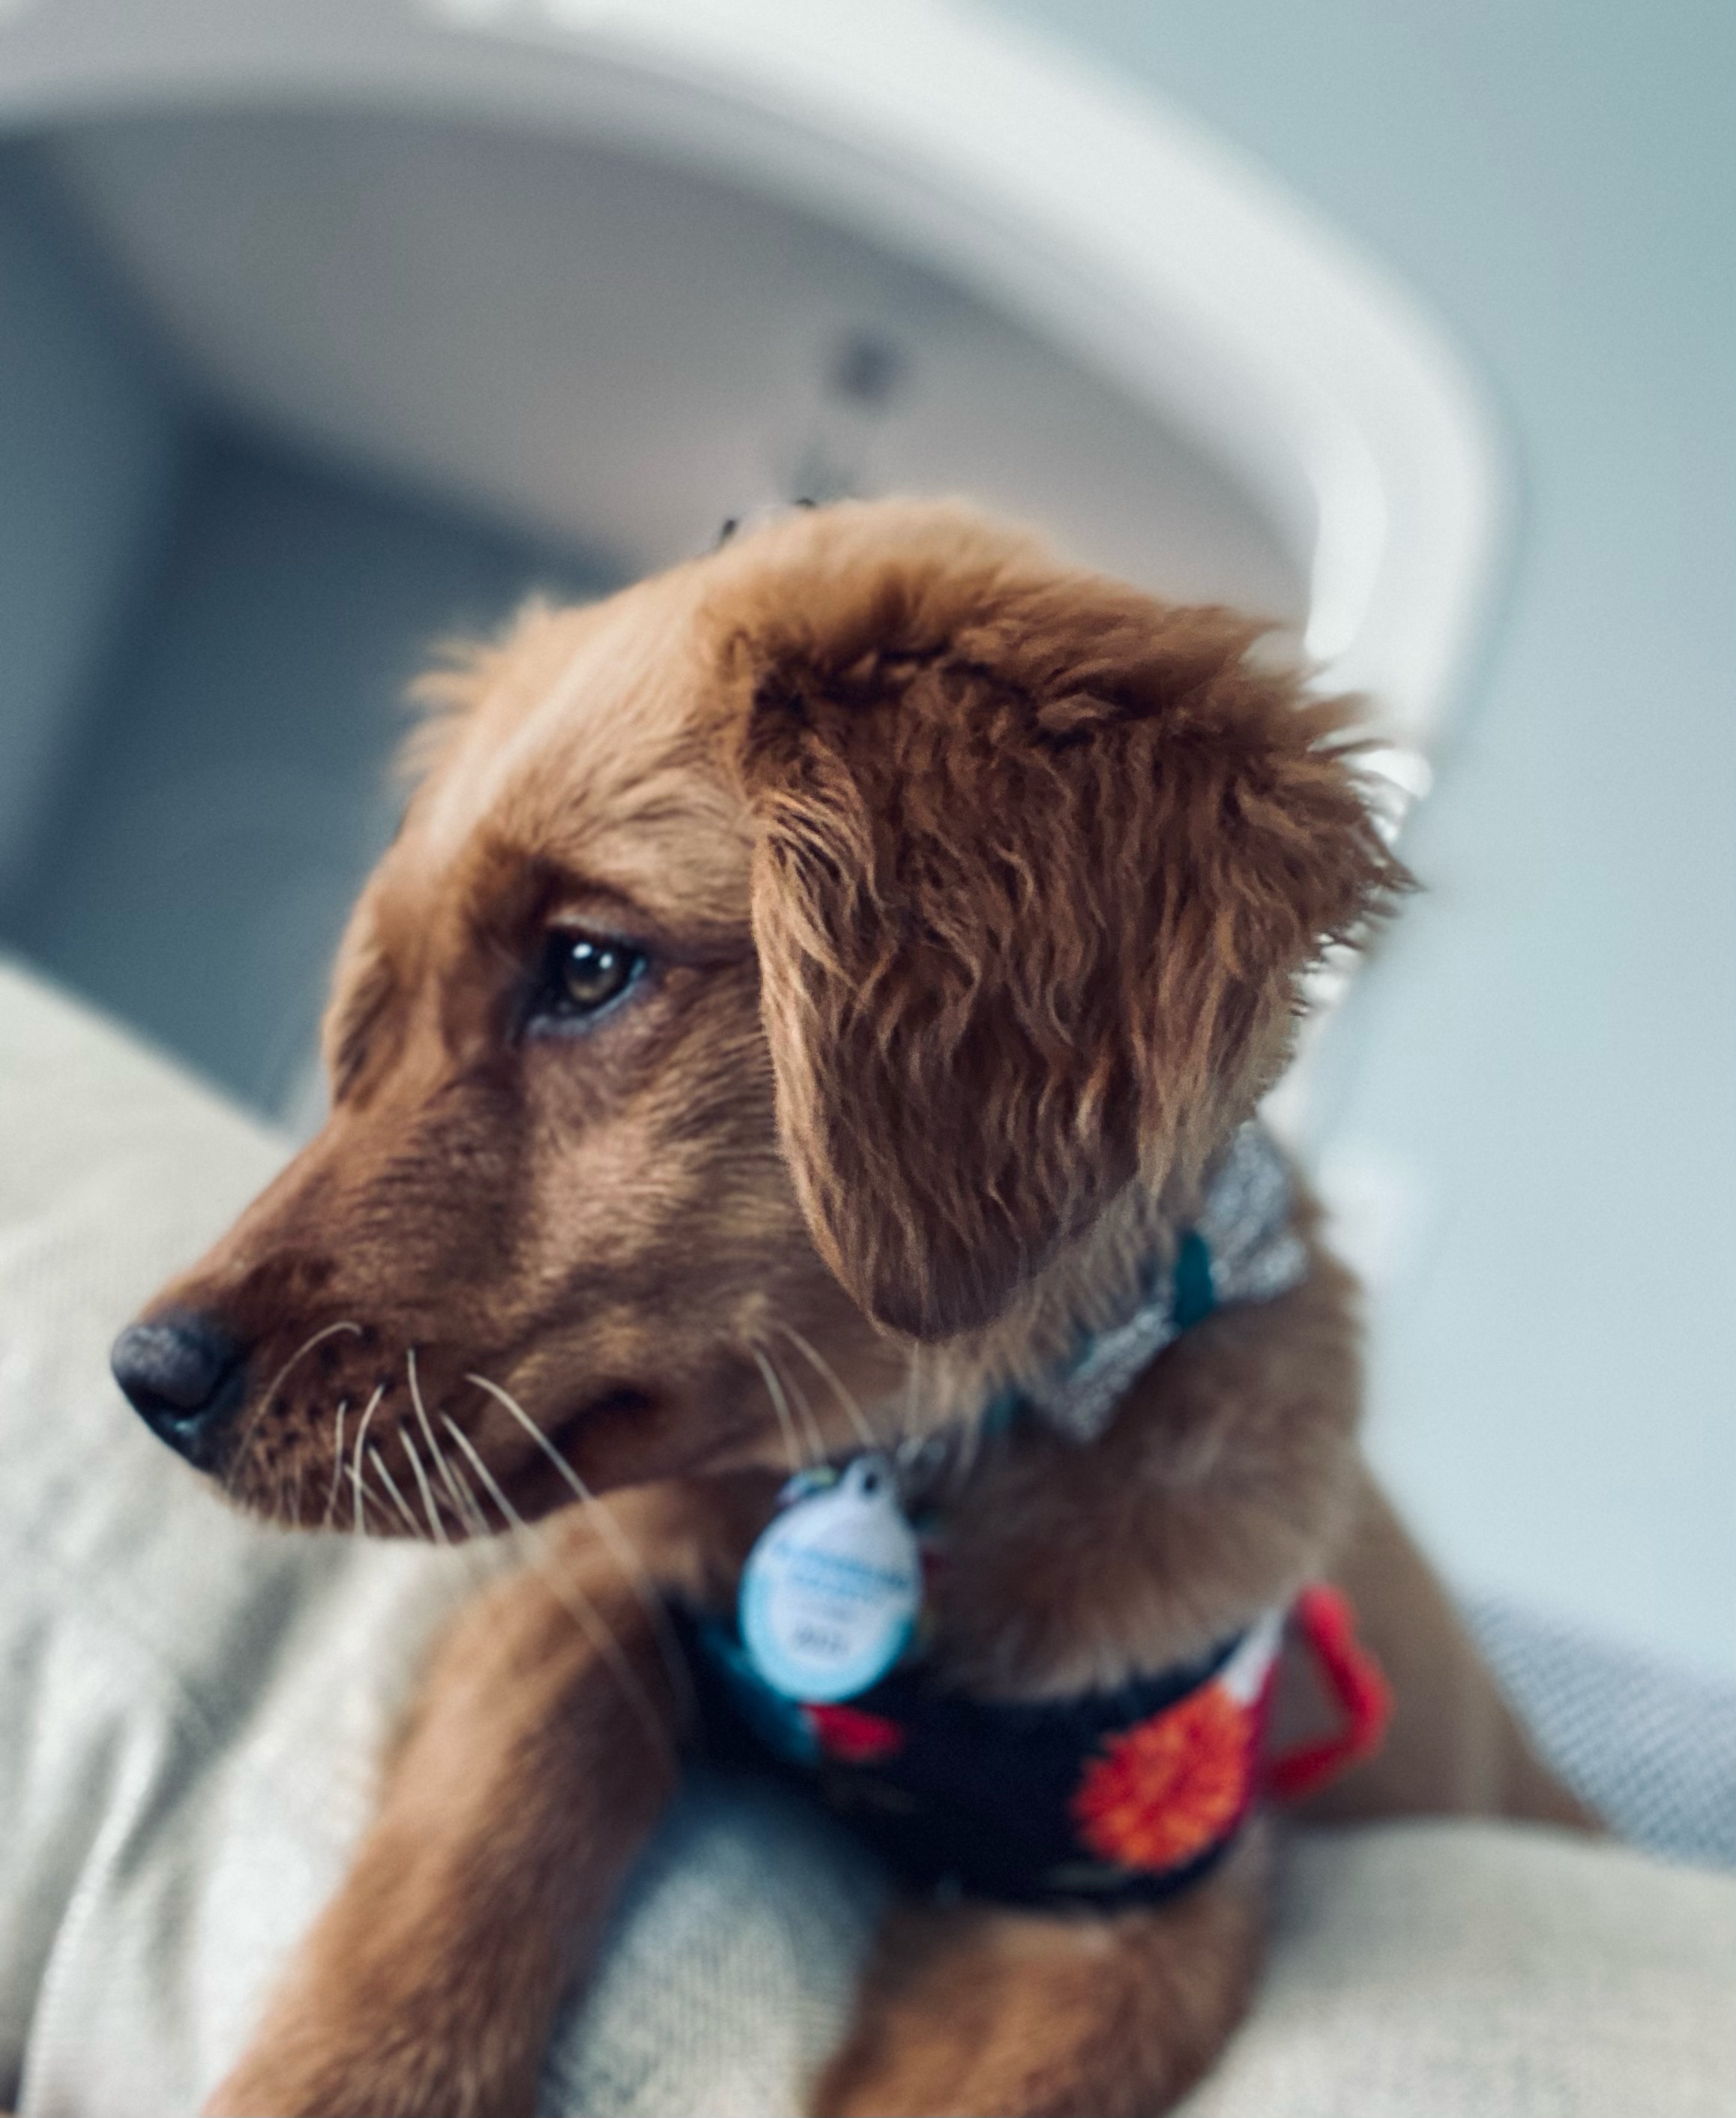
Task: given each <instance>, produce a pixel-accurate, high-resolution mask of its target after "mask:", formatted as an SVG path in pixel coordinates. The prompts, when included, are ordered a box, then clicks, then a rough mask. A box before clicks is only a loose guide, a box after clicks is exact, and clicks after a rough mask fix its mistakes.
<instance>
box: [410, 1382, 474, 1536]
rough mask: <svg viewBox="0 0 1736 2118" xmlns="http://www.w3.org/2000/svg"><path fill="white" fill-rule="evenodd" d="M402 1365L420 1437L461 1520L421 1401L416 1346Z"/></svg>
mask: <svg viewBox="0 0 1736 2118" xmlns="http://www.w3.org/2000/svg"><path fill="white" fill-rule="evenodd" d="M404 1367H405V1370H406V1371H407V1372H408V1374H409V1379H410V1403H411V1404H413V1405H414V1407H415V1408H416V1417H417V1420H418V1422H419V1423H420V1425H421V1427H422V1438H423V1440H424V1441H426V1442H427V1445H428V1454H429V1456H430V1458H431V1459H432V1461H433V1464H434V1468H435V1469H436V1471H438V1472H439V1473H440V1477H441V1484H442V1485H444V1486H445V1487H446V1491H447V1493H448V1494H449V1495H450V1497H451V1501H452V1505H453V1507H454V1508H455V1510H456V1511H457V1514H458V1518H459V1521H460V1522H462V1521H463V1519H464V1505H463V1503H462V1502H461V1501H459V1497H458V1489H457V1487H455V1485H454V1484H453V1482H452V1473H451V1472H450V1470H449V1469H448V1468H446V1457H445V1455H444V1454H442V1453H441V1446H440V1444H439V1442H437V1441H436V1440H435V1438H434V1427H433V1423H432V1421H431V1420H430V1419H429V1417H428V1408H427V1406H426V1405H425V1404H423V1403H422V1385H421V1383H420V1381H419V1380H418V1377H417V1374H416V1348H414V1347H413V1346H412V1347H410V1348H409V1350H408V1351H407V1353H405V1355H404Z"/></svg>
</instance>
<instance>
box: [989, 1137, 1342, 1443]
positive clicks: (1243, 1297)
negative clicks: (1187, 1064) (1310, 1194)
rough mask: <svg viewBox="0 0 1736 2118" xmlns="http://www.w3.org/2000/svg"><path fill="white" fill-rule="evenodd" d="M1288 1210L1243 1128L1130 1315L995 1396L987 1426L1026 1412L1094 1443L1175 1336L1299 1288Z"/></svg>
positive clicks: (1272, 1170)
mask: <svg viewBox="0 0 1736 2118" xmlns="http://www.w3.org/2000/svg"><path fill="white" fill-rule="evenodd" d="M1294 1205H1295V1199H1294V1194H1293V1191H1292V1187H1291V1185H1290V1172H1289V1170H1288V1168H1286V1165H1285V1162H1284V1158H1283V1156H1282V1155H1281V1154H1280V1153H1279V1152H1278V1149H1277V1145H1275V1143H1274V1142H1273V1140H1272V1136H1271V1135H1270V1134H1269V1133H1268V1132H1267V1131H1266V1129H1265V1127H1264V1126H1262V1125H1261V1124H1260V1123H1259V1121H1258V1119H1253V1118H1250V1119H1249V1121H1248V1122H1247V1124H1245V1125H1244V1126H1239V1127H1238V1128H1237V1130H1236V1131H1235V1133H1234V1134H1232V1135H1231V1136H1230V1142H1229V1145H1227V1146H1226V1148H1225V1149H1224V1150H1223V1152H1222V1153H1221V1154H1220V1155H1219V1156H1218V1158H1217V1160H1216V1162H1215V1163H1213V1164H1212V1167H1211V1169H1210V1171H1209V1172H1208V1173H1207V1180H1206V1186H1205V1195H1204V1197H1203V1200H1201V1204H1200V1209H1199V1213H1198V1216H1197V1217H1196V1218H1195V1219H1194V1224H1193V1226H1192V1227H1191V1228H1187V1229H1184V1231H1183V1232H1182V1234H1181V1237H1180V1242H1178V1244H1177V1246H1176V1250H1175V1258H1174V1260H1172V1261H1170V1263H1168V1264H1167V1265H1166V1266H1164V1267H1161V1268H1160V1267H1152V1268H1148V1269H1147V1273H1146V1274H1145V1277H1144V1279H1143V1283H1142V1286H1141V1290H1140V1298H1139V1301H1138V1306H1136V1307H1135V1308H1134V1310H1133V1313H1132V1314H1131V1315H1130V1316H1127V1317H1125V1318H1124V1319H1123V1320H1122V1321H1121V1322H1120V1323H1119V1324H1116V1325H1111V1326H1110V1328H1109V1329H1108V1330H1103V1331H1097V1332H1094V1333H1091V1334H1087V1335H1086V1336H1085V1337H1084V1338H1083V1340H1082V1342H1081V1343H1080V1344H1079V1345H1078V1348H1076V1349H1075V1351H1074V1352H1073V1355H1072V1357H1071V1358H1070V1359H1069V1361H1067V1362H1066V1363H1065V1364H1064V1366H1063V1367H1061V1368H1060V1370H1059V1371H1056V1372H1055V1373H1054V1374H1051V1375H1050V1376H1044V1377H1041V1378H1040V1379H1039V1380H1037V1381H1036V1382H1034V1383H1029V1382H1027V1383H1025V1384H1023V1385H1021V1386H1020V1387H1019V1388H1018V1389H1017V1390H1009V1391H1007V1392H1005V1393H1004V1394H1003V1395H1002V1397H1000V1399H997V1400H996V1401H995V1404H994V1405H993V1406H992V1407H991V1408H990V1414H989V1417H990V1422H991V1423H993V1424H1004V1422H1007V1421H1008V1420H1009V1419H1010V1418H1012V1417H1014V1416H1015V1415H1016V1414H1017V1413H1018V1410H1019V1409H1020V1408H1022V1407H1023V1406H1024V1405H1029V1406H1030V1407H1031V1408H1032V1410H1033V1411H1034V1412H1035V1413H1037V1416H1038V1417H1040V1418H1041V1419H1042V1420H1043V1422H1045V1423H1046V1425H1047V1426H1050V1427H1053V1428H1055V1430H1056V1431H1057V1432H1059V1433H1061V1434H1064V1435H1065V1436H1067V1437H1068V1438H1069V1440H1070V1441H1081V1442H1083V1441H1096V1439H1097V1436H1099V1435H1100V1434H1101V1432H1102V1431H1103V1430H1104V1428H1105V1427H1106V1426H1107V1425H1108V1424H1109V1422H1110V1417H1112V1415H1113V1414H1114V1412H1115V1407H1116V1405H1117V1404H1120V1401H1121V1399H1122V1398H1123V1397H1124V1395H1125V1394H1126V1393H1127V1391H1128V1389H1129V1386H1130V1385H1131V1384H1132V1383H1133V1378H1134V1377H1135V1376H1137V1375H1138V1374H1139V1372H1140V1371H1141V1370H1142V1369H1144V1368H1146V1367H1149V1366H1150V1365H1151V1363H1152V1362H1153V1361H1154V1360H1156V1359H1157V1356H1158V1354H1160V1353H1161V1352H1162V1351H1163V1349H1164V1348H1165V1347H1166V1346H1168V1345H1171V1344H1173V1343H1174V1342H1175V1340H1176V1339H1179V1338H1180V1336H1181V1334H1182V1333H1183V1332H1184V1331H1186V1330H1190V1329H1191V1328H1192V1326H1193V1325H1195V1324H1198V1323H1200V1322H1201V1321H1203V1319H1204V1318H1206V1317H1207V1316H1210V1315H1211V1313H1212V1311H1213V1310H1214V1309H1216V1308H1218V1307H1219V1306H1221V1305H1223V1304H1226V1303H1229V1302H1270V1301H1272V1300H1274V1299H1275V1298H1276V1297H1277V1296H1278V1295H1281V1294H1287V1293H1289V1292H1290V1289H1291V1288H1293V1287H1297V1286H1300V1283H1301V1282H1302V1281H1303V1280H1304V1279H1306V1278H1307V1276H1308V1248H1307V1246H1306V1245H1305V1244H1304V1242H1303V1240H1302V1238H1301V1237H1300V1236H1299V1235H1298V1234H1297V1233H1296V1231H1295V1228H1294V1227H1293V1226H1292V1225H1291V1217H1292V1209H1293V1207H1294Z"/></svg>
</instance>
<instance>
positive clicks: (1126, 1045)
mask: <svg viewBox="0 0 1736 2118" xmlns="http://www.w3.org/2000/svg"><path fill="white" fill-rule="evenodd" d="M1015 550H1016V548H1015ZM784 586H785V588H786V591H787V584H785V585H784ZM802 586H803V593H802V594H800V595H797V596H791V595H789V594H787V592H786V594H784V595H783V597H782V598H780V599H779V601H778V603H776V604H775V605H772V606H770V607H769V608H767V609H766V610H765V611H764V612H763V613H759V614H758V615H757V616H755V615H750V616H749V617H747V618H746V619H745V620H744V619H742V618H741V617H740V616H739V614H738V615H737V617H736V622H735V629H734V630H733V631H732V633H731V634H730V635H729V636H727V638H726V639H725V640H724V641H723V643H722V644H721V647H720V654H721V656H722V659H723V663H724V665H725V668H726V669H727V672H728V673H729V677H730V681H731V682H732V685H733V687H734V691H735V696H736V702H737V703H736V726H737V728H738V729H739V731H740V733H739V737H738V749H737V754H736V769H737V770H738V771H739V773H740V776H741V782H742V784H743V786H744V788H745V790H746V796H747V798H748V800H749V802H750V806H751V807H752V809H753V811H754V814H755V824H756V830H757V836H756V848H755V859H754V869H753V899H752V904H753V919H754V930H755V941H756V943H757V946H758V949H759V953H760V966H761V976H762V980H763V990H764V1015H765V1023H766V1029H767V1034H768V1036H769V1042H770V1046H771V1050H772V1054H773V1062H774V1065H775V1066H776V1069H777V1075H778V1109H779V1116H780V1120H781V1122H782V1126H783V1135H784V1140H785V1146H786V1151H787V1154H788V1156H789V1158H790V1162H791V1165H792V1170H793V1172H794V1175H795V1179H796V1185H797V1187H798V1190H799V1191H800V1193H801V1198H802V1201H803V1205H804V1206H805V1208H806V1211H807V1214H808V1215H809V1218H810V1223H811V1225H812V1227H813V1229H814V1232H815V1240H816V1241H817V1242H818V1243H819V1245H820V1249H821V1250H822V1251H823V1253H824V1256H826V1258H827V1260H828V1261H829V1263H830V1265H831V1266H832V1268H833V1270H834V1271H835V1272H836V1273H837V1274H838V1276H839V1278H840V1279H842V1280H843V1283H845V1285H847V1287H848V1288H850V1289H851V1290H852V1293H854V1294H855V1295H856V1298H857V1299H858V1301H860V1302H861V1304H862V1306H864V1308H866V1310H867V1311H869V1313H870V1315H872V1316H875V1317H876V1318H877V1319H879V1320H880V1321H881V1322H882V1323H884V1324H887V1325H891V1326H893V1328H895V1329H897V1330H901V1331H903V1332H907V1333H908V1334H911V1335H912V1336H913V1337H916V1338H918V1339H939V1338H943V1337H946V1336H949V1335H950V1334H955V1333H957V1332H959V1331H962V1330H967V1329H971V1328H973V1327H976V1326H979V1325H982V1324H985V1323H986V1322H988V1321H989V1320H991V1319H992V1318H993V1317H994V1316H996V1315H997V1314H998V1313H999V1312H1000V1311H1001V1310H1002V1309H1004V1306H1006V1304H1007V1302H1008V1301H1009V1298H1010V1297H1011V1296H1012V1295H1013V1293H1015V1292H1016V1291H1017V1289H1018V1288H1019V1287H1020V1286H1021V1285H1022V1284H1023V1283H1026V1282H1027V1281H1028V1280H1029V1279H1032V1277H1033V1276H1034V1275H1035V1274H1037V1273H1038V1272H1039V1271H1040V1270H1041V1268H1042V1267H1043V1265H1045V1264H1046V1263H1047V1262H1048V1261H1049V1260H1050V1258H1051V1257H1052V1256H1054V1255H1055V1252H1056V1251H1057V1250H1058V1249H1059V1248H1060V1246H1062V1245H1064V1244H1065V1243H1066V1242H1069V1240H1070V1239H1071V1238H1073V1237H1076V1236H1077V1235H1078V1234H1079V1233H1080V1232H1081V1231H1083V1229H1084V1228H1087V1226H1089V1225H1090V1223H1092V1221H1093V1220H1094V1219H1096V1218H1097V1216H1098V1215H1100V1214H1101V1213H1102V1212H1103V1210H1104V1209H1105V1208H1106V1206H1107V1205H1108V1204H1109V1202H1110V1200H1112V1199H1113V1197H1114V1196H1115V1194H1116V1193H1117V1192H1118V1191H1120V1190H1121V1189H1122V1187H1123V1186H1125V1185H1126V1184H1127V1183H1128V1182H1129V1180H1130V1179H1131V1178H1132V1177H1134V1176H1135V1174H1136V1173H1137V1174H1138V1175H1140V1176H1141V1177H1143V1179H1144V1181H1145V1182H1147V1183H1149V1184H1152V1185H1153V1186H1161V1185H1162V1184H1163V1183H1164V1182H1166V1181H1168V1180H1170V1179H1171V1178H1179V1179H1180V1180H1181V1181H1183V1182H1186V1181H1188V1180H1189V1178H1190V1177H1192V1176H1193V1175H1194V1173H1195V1172H1197V1169H1198V1164H1199V1162H1200V1160H1201V1159H1202V1158H1203V1156H1204V1155H1206V1154H1207V1153H1209V1151H1210V1150H1211V1149H1212V1147H1213V1146H1215V1145H1217V1142H1218V1141H1219V1140H1221V1139H1222V1137H1223V1135H1224V1134H1225V1132H1226V1130H1227V1128H1228V1127H1229V1126H1230V1125H1231V1124H1233V1123H1234V1122H1235V1121H1236V1120H1237V1119H1238V1118H1239V1117H1240V1116H1242V1115H1244V1113H1245V1112H1247V1111H1248V1110H1249V1108H1251V1107H1252V1105H1253V1103H1254V1100H1255V1099H1256V1098H1257V1097H1258V1095H1259V1094H1261V1092H1262V1091H1263V1089H1265V1088H1266V1087H1267V1086H1268V1085H1269V1084H1270V1083H1271V1081H1272V1080H1273V1079H1274V1078H1275V1077H1276V1075H1277V1072H1278V1071H1279V1070H1280V1068H1281V1066H1282V1064H1283V1062H1284V1060H1285V1058H1286V1055H1287V1052H1288V1049H1289V1045H1290V1034H1291V1028H1292V1022H1293V1018H1294V1015H1295V1007H1296V1004H1297V981H1298V979H1299V978H1300V974H1301V973H1302V972H1303V971H1304V969H1306V968H1307V967H1308V966H1309V964H1310V963H1311V962H1312V961H1314V960H1315V959H1316V957H1317V956H1318V954H1319V952H1320V950H1321V949H1322V948H1323V946H1325V945H1326V944H1327V942H1329V941H1333V940H1337V939H1340V938H1346V937H1349V936H1353V935H1354V934H1355V932H1357V930H1358V929H1359V927H1360V925H1361V924H1362V923H1363V922H1364V920H1365V919H1366V918H1368V917H1369V915H1370V913H1373V912H1374V911H1376V910H1378V909H1379V908H1380V906H1381V905H1382V904H1383V900H1384V899H1386V898H1387V897H1389V896H1390V895H1392V894H1393V893H1394V892H1396V891H1397V890H1399V889H1401V888H1402V887H1403V886H1404V885H1405V883H1406V877H1405V876H1404V873H1403V871H1402V870H1401V868H1400V867H1398V866H1397V863H1396V862H1394V861H1393V860H1392V858H1391V857H1390V856H1389V855H1388V853H1387V851H1386V849H1385V848H1384V846H1383V844H1382V842H1381V840H1380V838H1379V835H1378V832H1377V831H1376V830H1375V829H1374V825H1373V824H1372V822H1371V820H1370V818H1369V813H1368V811H1367V808H1366V807H1365V805H1364V801H1363V799H1362V797H1361V794H1360V790H1359V788H1358V785H1357V783H1356V780H1355V776H1354V774H1353V771H1352V770H1351V767H1350V762H1349V761H1348V758H1347V756H1346V751H1345V748H1344V747H1343V745H1342V744H1341V742H1340V741H1339V740H1338V735H1337V732H1338V729H1339V728H1340V725H1341V720H1342V719H1343V717H1344V710H1343V709H1342V707H1341V706H1339V705H1319V704H1316V705H1304V703H1303V702H1302V701H1301V700H1300V694H1299V686H1298V683H1297V681H1296V680H1295V678H1294V677H1284V676H1275V675H1272V674H1269V673H1267V674H1262V673H1258V672H1257V671H1256V670H1255V669H1254V667H1253V666H1252V664H1250V661H1249V653H1248V650H1249V648H1250V646H1251V645H1253V643H1254V640H1255V638H1256V637H1257V634H1258V628H1256V627H1253V626H1250V625H1249V623H1248V622H1247V621H1245V620H1244V619H1240V618H1238V617H1234V616H1232V615H1231V614H1230V613H1226V612H1222V611H1216V610H1198V609H1185V610H1182V609H1172V608H1168V607H1166V606H1164V605H1161V604H1159V603H1155V602H1152V600H1150V599H1146V598H1143V597H1140V596H1138V595H1137V594H1134V593H1133V591H1131V590H1124V589H1122V588H1120V586H1119V585H1115V584H1113V583H1110V582H1107V581H1104V580H1100V579H1098V578H1097V577H1095V576H1085V575H1065V574H1063V575H1060V576H1057V574H1056V572H1055V570H1054V568H1053V567H1052V566H1046V565H1045V566H1021V565H1020V564H1019V563H1018V561H1017V559H1016V557H1015V558H1013V559H1009V557H1008V553H1007V548H1006V547H1005V546H1004V544H1003V545H1002V546H1001V547H1000V548H998V549H997V550H996V551H995V553H993V554H992V555H991V556H990V557H989V558H986V559H985V560H984V562H982V564H981V565H980V566H977V567H975V568H973V567H972V566H969V565H963V566H953V567H951V568H950V569H949V570H940V569H936V568H935V567H934V566H933V565H932V564H931V563H928V562H927V555H925V554H923V553H920V552H918V553H916V554H914V555H912V557H910V558H909V560H908V561H907V562H906V561H904V560H902V559H893V560H889V559H887V558H886V557H885V556H884V552H883V553H880V554H878V555H877V563H876V564H875V565H873V566H856V567H853V568H850V569H847V570H838V571H836V572H835V573H834V574H833V575H832V576H828V577H826V578H823V579H820V580H816V581H815V583H814V584H812V585H810V584H808V583H806V582H804V583H803V585H802ZM792 613H795V614H792Z"/></svg>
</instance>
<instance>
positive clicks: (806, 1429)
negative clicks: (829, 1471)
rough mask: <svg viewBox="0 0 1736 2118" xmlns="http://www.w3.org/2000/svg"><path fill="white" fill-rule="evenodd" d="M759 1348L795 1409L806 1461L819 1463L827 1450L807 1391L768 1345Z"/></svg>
mask: <svg viewBox="0 0 1736 2118" xmlns="http://www.w3.org/2000/svg"><path fill="white" fill-rule="evenodd" d="M760 1351H761V1353H764V1355H765V1357H766V1361H767V1362H768V1364H769V1367H770V1368H771V1371H772V1373H773V1375H774V1376H777V1378H778V1381H779V1382H780V1383H782V1384H783V1389H784V1394H785V1396H786V1397H787V1399H788V1400H789V1402H790V1404H791V1406H792V1408H793V1409H794V1411H795V1414H796V1424H797V1426H798V1427H800V1428H801V1434H802V1445H803V1447H804V1449H805V1450H806V1452H807V1459H808V1461H809V1462H810V1464H817V1463H819V1462H820V1460H821V1459H822V1458H823V1457H824V1456H825V1455H827V1454H829V1451H828V1450H827V1447H826V1437H825V1433H824V1429H823V1428H822V1427H821V1426H820V1421H819V1419H818V1418H817V1417H815V1411H814V1406H813V1404H812V1402H811V1400H810V1398H809V1396H808V1394H807V1392H806V1390H804V1389H803V1388H802V1387H801V1384H800V1383H798V1382H797V1381H796V1378H795V1376H792V1375H791V1374H790V1373H789V1372H788V1371H787V1369H786V1368H785V1367H784V1366H783V1363H782V1362H780V1361H779V1360H778V1356H777V1355H776V1354H775V1353H773V1351H772V1349H771V1348H770V1347H769V1346H762V1347H761V1348H760Z"/></svg>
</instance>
